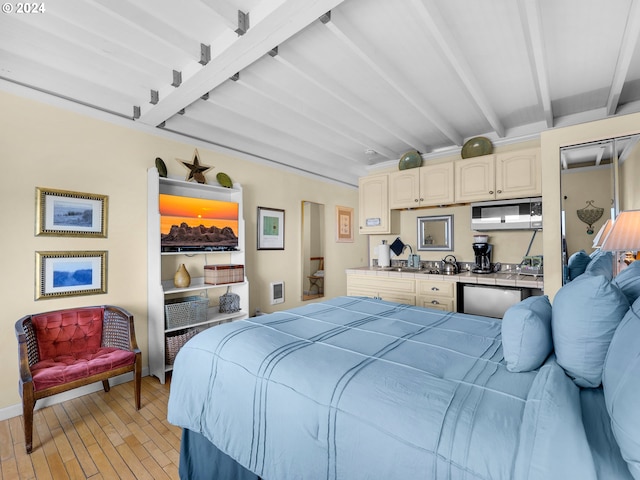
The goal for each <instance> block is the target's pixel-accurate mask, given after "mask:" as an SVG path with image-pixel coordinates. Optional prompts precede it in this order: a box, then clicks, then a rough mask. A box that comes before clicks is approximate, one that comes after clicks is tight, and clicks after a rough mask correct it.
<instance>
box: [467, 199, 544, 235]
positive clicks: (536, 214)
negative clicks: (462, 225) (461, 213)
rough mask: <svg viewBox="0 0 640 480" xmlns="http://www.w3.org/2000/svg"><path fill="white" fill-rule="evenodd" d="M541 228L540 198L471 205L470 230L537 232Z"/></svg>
mask: <svg viewBox="0 0 640 480" xmlns="http://www.w3.org/2000/svg"><path fill="white" fill-rule="evenodd" d="M541 228H542V197H533V198H519V199H517V200H495V201H488V202H476V203H472V204H471V229H472V230H477V231H486V230H539V229H541Z"/></svg>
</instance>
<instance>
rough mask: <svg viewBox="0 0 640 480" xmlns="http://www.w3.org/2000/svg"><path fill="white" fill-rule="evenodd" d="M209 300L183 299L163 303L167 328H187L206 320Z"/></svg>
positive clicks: (200, 298)
mask: <svg viewBox="0 0 640 480" xmlns="http://www.w3.org/2000/svg"><path fill="white" fill-rule="evenodd" d="M208 307H209V299H208V298H206V297H197V296H193V297H184V298H176V299H169V300H166V301H165V305H164V312H165V318H166V322H167V328H178V327H188V326H189V325H193V324H196V323H201V322H204V321H206V320H207V308H208Z"/></svg>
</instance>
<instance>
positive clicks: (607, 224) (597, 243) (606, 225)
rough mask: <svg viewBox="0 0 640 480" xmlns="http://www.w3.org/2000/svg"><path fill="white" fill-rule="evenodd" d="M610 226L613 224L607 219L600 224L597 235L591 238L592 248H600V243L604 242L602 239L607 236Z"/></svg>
mask: <svg viewBox="0 0 640 480" xmlns="http://www.w3.org/2000/svg"><path fill="white" fill-rule="evenodd" d="M612 226H613V222H612V221H611V219H608V220H607V221H606V222H604V223H603V224H602V226H601V227H600V230H598V233H596V236H595V237H594V238H593V245H592V247H593V248H600V247H602V243H603V242H604V239H605V238H607V235H609V232H610V231H611V227H612Z"/></svg>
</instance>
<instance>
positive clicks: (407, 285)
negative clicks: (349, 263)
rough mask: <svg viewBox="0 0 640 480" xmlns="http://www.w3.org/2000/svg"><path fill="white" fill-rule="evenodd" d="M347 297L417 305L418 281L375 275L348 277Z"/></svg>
mask: <svg viewBox="0 0 640 480" xmlns="http://www.w3.org/2000/svg"><path fill="white" fill-rule="evenodd" d="M347 295H352V296H358V297H372V298H380V299H382V300H388V301H389V302H397V303H404V304H407V305H415V304H416V281H415V280H414V279H412V278H393V279H391V278H389V277H376V276H374V275H347Z"/></svg>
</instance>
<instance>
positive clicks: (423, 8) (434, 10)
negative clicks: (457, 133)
mask: <svg viewBox="0 0 640 480" xmlns="http://www.w3.org/2000/svg"><path fill="white" fill-rule="evenodd" d="M425 2H428V3H429V6H428V7H427V5H425ZM409 3H411V4H412V5H413V7H414V9H415V11H416V13H417V14H418V17H419V18H420V20H421V21H422V22H423V23H424V25H425V26H426V28H427V29H428V30H429V32H430V33H431V35H432V36H433V38H434V39H435V41H436V44H437V45H438V47H439V48H440V51H441V52H442V54H443V56H444V58H445V59H446V61H447V62H449V64H450V65H451V66H452V68H453V69H454V71H455V72H456V74H457V75H458V77H459V78H460V81H461V82H462V84H463V85H464V87H465V88H466V89H467V91H468V92H469V94H470V97H471V98H472V99H473V100H474V101H475V103H476V105H477V106H478V108H479V109H480V112H481V113H482V115H484V117H485V118H486V119H487V122H489V125H491V128H493V130H494V131H495V132H496V134H497V135H498V136H499V137H504V136H505V128H504V125H503V124H502V122H501V121H500V118H499V117H498V115H497V114H496V112H495V110H494V109H493V107H491V102H489V100H488V99H487V97H486V95H485V93H484V91H483V90H482V88H481V87H480V83H479V82H478V80H477V78H476V76H475V75H474V74H473V70H472V68H471V66H470V65H469V63H468V62H467V60H466V59H465V57H464V54H463V53H462V49H461V48H460V47H459V46H458V42H457V41H456V39H455V38H454V37H453V35H451V34H449V32H448V30H447V22H446V19H444V18H443V17H442V15H441V13H440V11H439V10H438V7H437V5H436V2H435V1H434V0H409Z"/></svg>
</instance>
